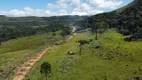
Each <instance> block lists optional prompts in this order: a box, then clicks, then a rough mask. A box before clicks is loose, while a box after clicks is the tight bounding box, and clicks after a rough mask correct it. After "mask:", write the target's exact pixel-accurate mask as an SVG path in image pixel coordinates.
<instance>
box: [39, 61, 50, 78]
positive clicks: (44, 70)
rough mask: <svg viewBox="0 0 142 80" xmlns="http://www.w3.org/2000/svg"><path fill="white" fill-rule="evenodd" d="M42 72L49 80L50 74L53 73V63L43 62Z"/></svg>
mask: <svg viewBox="0 0 142 80" xmlns="http://www.w3.org/2000/svg"><path fill="white" fill-rule="evenodd" d="M40 73H41V74H45V77H46V80H47V77H48V75H49V74H50V73H51V65H50V64H49V63H48V62H44V63H42V64H41V69H40Z"/></svg>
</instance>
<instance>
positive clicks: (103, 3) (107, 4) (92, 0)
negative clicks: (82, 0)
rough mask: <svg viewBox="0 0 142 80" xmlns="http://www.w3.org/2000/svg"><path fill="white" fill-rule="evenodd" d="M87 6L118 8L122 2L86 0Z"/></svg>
mask: <svg viewBox="0 0 142 80" xmlns="http://www.w3.org/2000/svg"><path fill="white" fill-rule="evenodd" d="M88 2H89V5H91V6H93V7H97V8H106V9H107V8H112V9H113V8H117V7H118V6H120V5H121V4H122V3H123V1H122V0H119V1H118V0H88Z"/></svg>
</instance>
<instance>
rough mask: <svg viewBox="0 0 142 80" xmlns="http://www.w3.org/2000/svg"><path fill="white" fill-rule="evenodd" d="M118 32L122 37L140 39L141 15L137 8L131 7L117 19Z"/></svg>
mask: <svg viewBox="0 0 142 80" xmlns="http://www.w3.org/2000/svg"><path fill="white" fill-rule="evenodd" d="M117 20H118V26H117V28H118V30H119V31H120V32H121V33H123V34H124V35H129V34H131V35H133V36H132V37H133V38H135V39H137V38H142V14H141V13H140V10H139V8H137V7H131V8H128V9H126V10H125V11H123V12H122V13H121V14H120V15H119V16H118V18H117Z"/></svg>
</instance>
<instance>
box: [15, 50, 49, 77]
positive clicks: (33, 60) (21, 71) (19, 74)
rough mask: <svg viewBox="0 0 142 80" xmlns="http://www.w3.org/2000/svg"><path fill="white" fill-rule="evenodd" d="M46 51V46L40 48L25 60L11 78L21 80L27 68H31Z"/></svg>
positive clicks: (27, 70)
mask: <svg viewBox="0 0 142 80" xmlns="http://www.w3.org/2000/svg"><path fill="white" fill-rule="evenodd" d="M47 51H48V48H45V49H43V50H41V51H40V52H39V53H37V54H36V55H35V56H33V57H31V58H30V59H29V60H28V61H26V62H25V63H24V64H23V66H22V67H21V68H20V69H19V71H18V72H17V73H16V76H15V77H14V78H13V80H23V79H24V77H25V76H26V74H27V73H28V72H29V70H30V69H31V68H32V66H33V65H34V64H35V63H36V62H37V61H38V60H40V59H41V58H42V56H43V55H44V54H45V53H46V52H47Z"/></svg>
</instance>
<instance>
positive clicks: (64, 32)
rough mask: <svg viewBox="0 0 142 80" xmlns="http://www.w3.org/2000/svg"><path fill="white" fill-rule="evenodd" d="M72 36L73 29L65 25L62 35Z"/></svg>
mask: <svg viewBox="0 0 142 80" xmlns="http://www.w3.org/2000/svg"><path fill="white" fill-rule="evenodd" d="M70 34H71V28H70V27H68V26H67V27H66V26H64V25H63V29H62V32H61V33H60V35H61V36H63V37H65V36H67V35H70Z"/></svg>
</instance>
